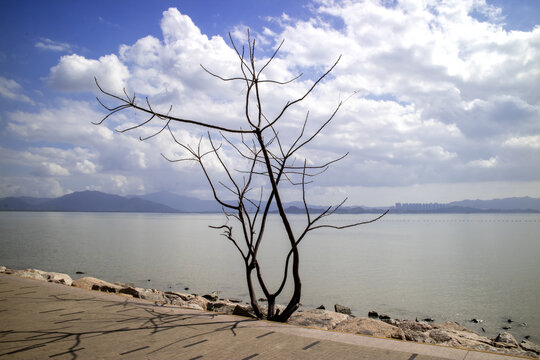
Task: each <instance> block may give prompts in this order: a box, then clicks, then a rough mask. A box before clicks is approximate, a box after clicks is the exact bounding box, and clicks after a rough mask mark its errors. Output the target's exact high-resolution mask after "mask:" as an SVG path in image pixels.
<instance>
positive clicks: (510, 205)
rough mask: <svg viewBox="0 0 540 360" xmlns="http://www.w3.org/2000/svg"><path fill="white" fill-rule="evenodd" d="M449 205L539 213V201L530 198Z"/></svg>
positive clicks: (474, 201)
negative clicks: (526, 210)
mask: <svg viewBox="0 0 540 360" xmlns="http://www.w3.org/2000/svg"><path fill="white" fill-rule="evenodd" d="M449 205H451V206H462V207H469V208H475V209H482V210H525V209H530V210H537V211H540V199H535V198H531V197H528V196H526V197H513V198H505V199H493V200H463V201H454V202H451V203H450V204H449Z"/></svg>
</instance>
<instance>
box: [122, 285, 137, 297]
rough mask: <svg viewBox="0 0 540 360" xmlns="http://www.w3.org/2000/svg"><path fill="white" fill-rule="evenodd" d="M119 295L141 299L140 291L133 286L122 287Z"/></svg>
mask: <svg viewBox="0 0 540 360" xmlns="http://www.w3.org/2000/svg"><path fill="white" fill-rule="evenodd" d="M118 293H120V294H126V295H130V296H132V297H134V298H139V297H140V295H139V290H137V289H136V288H135V287H132V286H125V287H122V288H121V289H120V290H118Z"/></svg>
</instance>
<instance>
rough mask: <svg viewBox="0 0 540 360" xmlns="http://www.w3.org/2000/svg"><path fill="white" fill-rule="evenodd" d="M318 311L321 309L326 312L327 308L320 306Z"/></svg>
mask: <svg viewBox="0 0 540 360" xmlns="http://www.w3.org/2000/svg"><path fill="white" fill-rule="evenodd" d="M317 309H319V310H326V308H325V307H324V305H320V306H319V307H318V308H317Z"/></svg>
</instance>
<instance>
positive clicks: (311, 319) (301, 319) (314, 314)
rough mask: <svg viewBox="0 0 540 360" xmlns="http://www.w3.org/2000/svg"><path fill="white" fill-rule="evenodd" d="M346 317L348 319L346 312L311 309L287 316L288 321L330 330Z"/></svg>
mask: <svg viewBox="0 0 540 360" xmlns="http://www.w3.org/2000/svg"><path fill="white" fill-rule="evenodd" d="M348 319H350V316H349V315H346V314H340V313H336V312H333V311H329V310H321V309H313V310H305V311H297V312H295V313H294V314H292V315H291V317H290V318H289V321H288V323H289V324H292V325H301V326H309V327H315V328H319V329H324V330H330V329H334V328H335V327H336V325H338V324H339V323H341V322H343V321H346V320H348Z"/></svg>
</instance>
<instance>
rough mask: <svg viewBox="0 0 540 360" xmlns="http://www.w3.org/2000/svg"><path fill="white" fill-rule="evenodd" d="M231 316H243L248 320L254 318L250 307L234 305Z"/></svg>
mask: <svg viewBox="0 0 540 360" xmlns="http://www.w3.org/2000/svg"><path fill="white" fill-rule="evenodd" d="M232 314H233V315H238V316H244V317H249V318H256V316H255V314H254V313H253V310H252V309H251V306H249V305H238V304H237V305H236V306H235V307H234V310H233V312H232Z"/></svg>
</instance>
